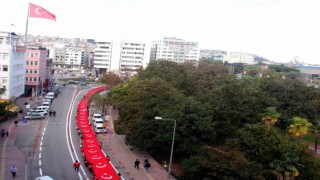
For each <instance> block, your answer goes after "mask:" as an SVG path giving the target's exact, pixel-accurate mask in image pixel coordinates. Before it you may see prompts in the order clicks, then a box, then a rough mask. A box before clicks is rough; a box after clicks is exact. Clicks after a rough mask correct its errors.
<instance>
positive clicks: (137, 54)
mask: <svg viewBox="0 0 320 180" xmlns="http://www.w3.org/2000/svg"><path fill="white" fill-rule="evenodd" d="M120 46H121V47H120V61H119V69H120V71H121V72H122V73H130V75H133V74H136V70H138V69H139V68H142V67H143V63H144V60H145V58H144V57H145V53H144V52H145V44H144V43H142V42H135V41H124V42H121V45H120Z"/></svg>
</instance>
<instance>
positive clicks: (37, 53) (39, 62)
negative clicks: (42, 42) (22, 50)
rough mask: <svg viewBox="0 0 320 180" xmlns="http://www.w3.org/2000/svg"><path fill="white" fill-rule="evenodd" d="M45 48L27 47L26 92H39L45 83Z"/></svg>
mask: <svg viewBox="0 0 320 180" xmlns="http://www.w3.org/2000/svg"><path fill="white" fill-rule="evenodd" d="M46 59H47V50H46V48H28V49H27V58H26V83H25V85H26V94H27V95H30V94H32V96H35V95H36V93H37V95H38V94H40V92H41V90H42V88H44V87H45V86H44V84H45V83H46V67H47V62H46Z"/></svg>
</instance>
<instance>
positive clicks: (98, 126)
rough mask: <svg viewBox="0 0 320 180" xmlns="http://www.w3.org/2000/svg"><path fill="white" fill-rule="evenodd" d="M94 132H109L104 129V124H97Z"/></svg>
mask: <svg viewBox="0 0 320 180" xmlns="http://www.w3.org/2000/svg"><path fill="white" fill-rule="evenodd" d="M94 132H96V133H106V132H107V130H106V129H105V128H104V127H103V124H97V125H96V126H95V128H94Z"/></svg>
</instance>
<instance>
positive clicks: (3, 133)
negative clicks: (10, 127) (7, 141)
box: [1, 129, 5, 137]
mask: <svg viewBox="0 0 320 180" xmlns="http://www.w3.org/2000/svg"><path fill="white" fill-rule="evenodd" d="M4 135H5V131H4V129H1V137H4Z"/></svg>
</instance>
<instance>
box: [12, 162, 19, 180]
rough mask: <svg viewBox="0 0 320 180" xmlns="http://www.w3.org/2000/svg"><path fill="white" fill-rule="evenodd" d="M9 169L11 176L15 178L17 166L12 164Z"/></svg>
mask: <svg viewBox="0 0 320 180" xmlns="http://www.w3.org/2000/svg"><path fill="white" fill-rule="evenodd" d="M10 170H11V173H12V176H13V178H15V177H16V173H17V170H18V168H17V166H16V165H12V166H11V168H10Z"/></svg>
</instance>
